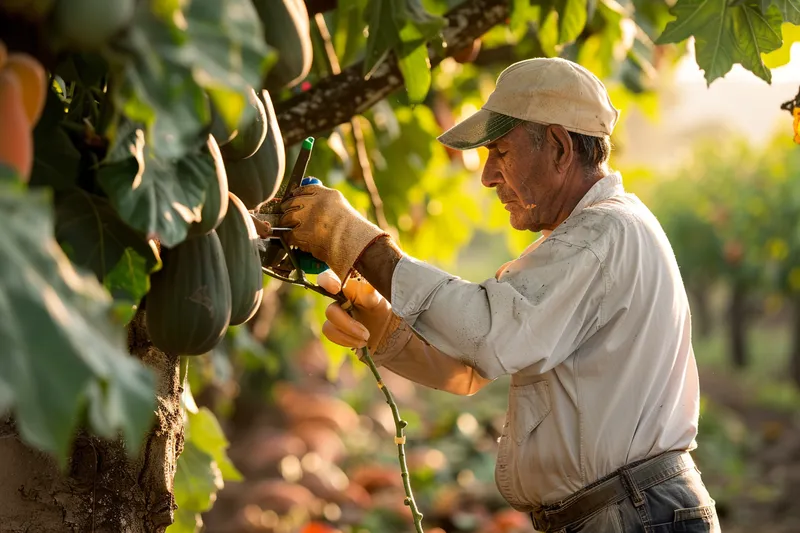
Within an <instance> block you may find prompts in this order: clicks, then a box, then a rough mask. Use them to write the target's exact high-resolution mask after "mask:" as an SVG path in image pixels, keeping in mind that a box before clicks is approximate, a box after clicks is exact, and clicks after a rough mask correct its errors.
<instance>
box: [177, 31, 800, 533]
mask: <svg viewBox="0 0 800 533" xmlns="http://www.w3.org/2000/svg"><path fill="white" fill-rule="evenodd" d="M509 33H510V30H509V29H508V28H507V27H499V28H495V29H493V30H492V31H491V32H490V33H488V34H487V35H486V36H484V38H483V39H482V46H483V50H482V51H481V53H480V54H479V55H478V58H477V59H476V60H475V61H473V62H471V63H459V62H458V61H456V60H454V59H452V58H450V59H447V60H445V61H444V62H443V63H442V64H441V65H440V66H439V67H438V68H437V69H435V70H433V82H432V90H431V92H430V94H429V95H428V98H427V100H426V102H425V105H418V106H415V107H412V106H409V105H407V104H406V103H405V102H404V99H403V97H402V96H396V97H395V96H392V97H389V98H388V99H386V100H384V101H382V102H381V103H380V104H378V105H377V106H375V108H374V109H373V110H371V111H370V112H369V113H367V114H366V115H365V116H364V117H362V118H360V119H359V124H360V127H361V129H362V131H363V135H364V140H365V145H366V147H367V150H368V155H369V158H370V161H371V172H372V174H373V175H374V176H373V177H374V182H375V185H376V187H377V190H378V191H379V194H380V200H381V203H382V205H378V206H377V207H376V205H375V204H374V202H372V201H371V199H374V198H373V197H372V196H371V195H370V193H369V190H368V189H367V188H366V187H365V185H364V180H363V176H360V175H359V173H360V172H361V171H362V170H361V169H360V168H359V165H358V164H357V162H356V154H355V152H354V149H353V148H352V147H351V146H348V144H347V143H346V142H344V141H343V139H347V138H349V133H350V132H349V130H348V128H349V126H348V125H344V126H342V127H340V128H337V130H336V131H334V132H333V133H332V134H331V135H330V136H329V137H327V138H326V139H325V140H324V142H323V141H321V140H320V141H318V144H317V145H316V146H317V147H316V148H315V152H314V156H313V159H312V163H311V168H310V170H309V174H310V175H316V176H317V177H319V178H321V179H322V180H324V181H325V182H326V184H329V185H332V186H334V187H337V188H339V189H340V190H342V191H344V192H345V194H346V195H347V196H348V198H350V199H351V200H352V202H353V204H354V205H356V206H357V207H358V208H359V209H361V210H363V211H364V212H365V213H369V214H371V215H373V216H374V215H376V214H377V212H378V211H381V215H380V216H383V217H385V219H386V220H387V222H388V224H389V225H391V226H392V227H394V228H396V233H397V236H398V238H399V240H400V242H401V244H402V247H403V249H404V250H405V251H406V252H408V253H410V254H412V255H414V256H416V257H418V258H420V259H423V260H425V261H429V262H431V263H433V264H435V265H437V266H439V267H441V268H444V269H446V270H448V271H449V272H452V273H453V274H456V275H458V276H460V277H462V278H465V279H468V280H470V281H474V282H480V281H483V280H484V279H487V278H490V277H493V276H494V273H495V271H496V269H497V268H498V267H499V266H500V265H502V264H503V263H504V262H506V261H509V260H511V259H513V258H514V257H516V256H517V255H518V254H519V253H520V252H521V251H522V250H523V249H524V248H525V247H526V246H527V245H528V244H530V243H531V242H532V241H533V240H534V239H535V238H536V237H537V235H535V234H532V233H529V232H528V233H524V232H517V231H514V230H512V229H511V228H510V227H509V226H508V220H507V213H506V212H505V211H504V210H503V209H502V206H501V205H500V204H499V202H497V200H496V198H495V196H494V194H493V193H492V192H491V191H487V190H484V189H482V187H481V185H480V182H479V177H480V171H481V168H482V164H483V158H484V157H485V151H483V150H478V151H468V152H464V153H454V152H449V151H447V150H446V149H445V148H443V147H442V146H441V145H439V144H438V143H437V142H436V141H435V137H436V136H437V135H438V134H439V133H441V132H442V131H443V130H444V129H446V128H447V127H449V126H451V125H452V124H453V123H454V122H455V121H458V120H460V119H462V118H464V117H466V116H469V115H470V114H471V113H473V112H474V111H476V110H477V109H478V108H479V107H480V105H481V104H482V102H483V101H484V100H485V98H486V97H487V96H488V94H489V93H490V92H491V90H492V89H493V87H494V81H495V79H496V77H497V75H498V74H499V72H500V70H502V68H504V67H505V66H506V65H507V64H510V63H511V62H513V60H514V59H515V58H514V57H511V56H509V57H508V61H507V62H506V63H505V64H504V63H503V62H502V61H497V60H496V59H495V60H493V61H491V62H487V63H486V64H483V63H481V61H480V59H481V57H484V56H483V55H482V54H484V53H489V52H491V51H493V50H494V51H495V52H496V51H497V50H502V47H503V45H504V44H505V43H507V42H508V41H509V40H510V39H511V37H509ZM518 50H519V49H518ZM796 52H797V50H795V57H793V58H792V61H790V62H789V63H788V64H787V65H784V66H782V67H779V68H776V69H774V70H773V82H772V84H771V85H768V84H766V83H764V82H763V81H762V80H760V79H758V78H756V77H755V76H753V75H752V73H749V72H746V71H744V70H743V69H740V68H739V67H738V65H737V66H735V67H734V70H733V71H731V72H730V73H729V74H728V75H727V76H726V77H725V78H724V79H719V80H716V81H715V82H714V83H713V84H712V85H711V86H710V87H709V86H708V85H707V84H706V82H705V80H704V78H703V73H702V72H701V71H700V70H699V69H698V67H697V63H696V61H695V58H694V56H693V49H692V46H691V43H690V44H689V47H688V50H687V55H686V56H684V57H683V58H679V59H676V60H674V62H673V63H671V64H670V65H667V66H663V67H660V68H659V72H658V75H657V76H654V77H652V78H651V79H649V80H648V82H647V86H646V87H642V86H640V87H638V88H637V87H633V88H632V87H631V84H630V83H625V80H624V76H623V79H622V80H621V79H620V76H619V73H618V72H617V73H615V74H614V75H613V76H612V75H610V73H607V74H608V75H607V76H604V78H603V79H604V80H605V81H606V82H607V84H608V87H609V90H610V91H611V94H612V99H613V101H614V103H615V105H616V106H617V107H618V108H620V109H621V110H622V114H621V121H620V124H619V126H618V127H617V130H616V132H615V134H614V136H613V142H614V147H615V148H614V152H613V157H612V166H613V168H615V169H617V170H619V171H621V172H622V175H623V180H624V184H625V186H626V188H627V190H628V191H630V192H633V193H635V194H637V195H639V196H640V197H641V198H642V199H643V200H644V201H645V202H646V203H647V205H649V206H650V208H651V209H652V210H653V211H654V212H655V213H656V214H657V216H658V218H659V220H660V221H661V223H662V224H663V226H664V228H665V229H666V231H667V233H668V235H669V237H670V239H671V242H672V245H673V247H674V250H675V254H676V256H677V258H678V261H679V263H680V266H681V270H682V275H683V277H684V280H685V283H686V288H687V291H688V293H689V297H690V299H691V306H692V312H693V320H694V322H693V328H694V330H693V335H694V337H693V339H694V349H695V354H696V356H697V360H698V363H699V366H700V377H701V387H702V389H701V391H702V412H701V419H700V435H699V439H698V442H699V449H698V450H697V451H696V452H695V457H696V460H697V461H698V463H699V466H700V469H701V470H702V472H703V477H704V480H705V482H706V484H707V486H708V488H709V490H710V492H711V494H712V496H713V497H714V498H715V499H716V502H717V509H718V512H719V515H720V519H721V522H722V526H723V530H724V531H726V532H730V533H738V532H742V533H743V532H746V531H747V532H749V531H770V532H789V531H799V530H800V504H798V503H797V500H796V499H795V498H794V496H793V495H794V494H796V492H795V491H798V490H800V417H798V412H800V411H798V406H799V405H800V146H798V145H796V144H794V143H793V142H792V127H791V126H792V117H791V115H790V114H789V113H787V112H786V111H783V110H781V109H780V104H781V103H782V102H785V101H787V100H791V99H792V98H794V96H795V94H796V93H797V91H798V85H800V68H798V67H800V59H798V57H797V53H796ZM498 53H499V52H498ZM522 53H524V51H523V52H522ZM584 59H585V60H586V61H584V64H586V65H587V66H588V67H590V68H592V69H593V70H594V71H595V72H596V73H598V75H601V76H602V75H603V73H604V71H603V66H602V65H593V64H592V63H591V58H588V57H585V58H584ZM289 160H293V157H292V156H291V155H290V157H289ZM328 303H329V302H328V301H326V300H324V299H323V298H321V297H319V296H318V295H315V294H312V293H308V292H305V291H304V290H303V289H300V288H297V287H291V286H288V285H284V284H282V283H280V282H277V281H274V280H270V281H269V282H268V283H267V285H266V294H265V296H264V303H263V305H262V306H261V309H260V310H259V312H258V315H257V316H256V317H255V318H254V319H253V320H251V321H250V322H249V323H248V324H246V325H245V326H242V327H238V328H232V329H231V330H230V331H229V334H228V336H227V338H226V340H225V342H224V343H223V344H222V345H220V346H219V347H218V349H216V350H214V352H213V354H212V355H211V356H210V357H207V358H197V359H196V360H197V364H193V365H191V367H190V373H189V379H190V382H191V388H192V390H193V392H194V399H195V401H196V402H197V404H198V405H200V406H201V407H206V408H208V409H210V410H211V411H213V412H214V413H215V414H216V415H217V417H218V418H219V419H220V423H221V424H222V426H223V429H224V432H225V434H226V437H227V439H228V440H229V441H230V443H231V444H230V448H229V455H230V457H231V459H232V462H233V464H234V465H235V466H236V468H237V469H238V470H239V471H240V472H241V473H242V477H243V479H242V480H241V481H237V482H228V483H226V484H225V488H224V489H223V490H221V491H220V492H219V493H218V494H217V499H216V502H215V504H214V506H213V508H212V509H211V510H210V511H209V512H206V513H205V514H204V515H203V519H204V522H205V527H206V531H208V532H209V533H211V532H213V533H227V532H231V533H232V532H245V531H247V532H249V531H252V532H257V531H258V532H273V531H274V532H285V533H289V532H295V531H302V532H303V533H322V532H333V531H352V532H361V531H363V532H381V533H383V532H385V533H391V532H406V531H411V530H412V529H413V527H412V525H411V515H410V512H409V510H408V508H407V507H405V506H404V505H403V498H404V495H403V488H402V485H401V478H400V475H399V468H398V465H397V451H396V447H395V446H394V444H393V440H392V436H393V433H394V426H393V423H392V418H391V413H390V411H389V408H388V406H387V405H386V403H385V402H384V399H383V395H382V394H381V392H380V391H379V390H378V389H377V388H376V386H375V381H374V379H373V377H372V376H371V374H370V373H369V371H368V369H367V368H366V367H365V366H364V365H362V364H361V363H359V362H358V361H357V360H356V359H355V358H354V356H353V354H352V353H351V352H348V351H347V350H344V349H342V348H340V347H338V346H335V345H333V344H331V343H329V342H327V341H326V340H325V339H324V338H321V335H320V326H321V323H322V322H323V321H324V309H325V307H326V306H327V305H328ZM383 376H384V379H385V381H386V383H387V384H388V386H389V387H390V389H391V390H392V392H393V393H394V395H395V398H396V400H397V403H398V405H399V407H400V411H401V415H402V416H403V417H404V418H405V419H406V420H408V422H409V425H408V428H407V435H408V444H407V450H408V461H409V468H410V471H411V475H412V485H413V488H414V491H415V496H416V500H417V503H418V504H419V506H420V507H421V509H422V511H423V513H424V515H425V519H424V522H423V523H424V525H425V528H426V531H428V532H430V533H442V532H448V533H451V532H453V533H455V532H484V533H522V532H532V531H533V529H532V527H531V526H530V524H529V521H528V519H527V517H526V516H525V515H523V514H520V513H517V512H514V511H513V510H511V509H510V508H509V507H508V505H507V504H506V503H505V502H504V501H503V500H502V498H501V497H500V496H499V494H498V492H497V489H496V488H495V485H494V478H493V470H494V462H495V453H496V446H497V444H496V440H497V438H498V436H499V433H500V430H501V427H502V424H503V419H504V416H505V409H506V394H507V387H508V380H507V379H499V380H497V382H496V383H493V384H491V385H490V386H488V387H486V388H485V389H484V390H482V391H481V392H480V393H478V394H477V395H475V396H473V397H470V398H463V397H457V396H452V395H449V394H447V393H443V392H437V391H431V390H427V389H425V388H423V387H418V386H415V385H413V384H411V383H409V382H407V381H405V380H403V379H401V378H398V377H397V376H394V375H392V374H391V373H390V372H388V371H386V370H384V371H383ZM173 527H177V526H173Z"/></svg>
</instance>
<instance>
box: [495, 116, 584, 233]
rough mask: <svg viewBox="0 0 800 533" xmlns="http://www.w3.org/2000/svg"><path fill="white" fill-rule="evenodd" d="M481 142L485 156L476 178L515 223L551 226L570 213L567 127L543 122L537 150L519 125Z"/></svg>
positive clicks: (529, 226)
mask: <svg viewBox="0 0 800 533" xmlns="http://www.w3.org/2000/svg"><path fill="white" fill-rule="evenodd" d="M551 130H552V131H551ZM565 143H566V144H567V145H568V146H563V145H564V144H565ZM486 148H488V150H489V157H488V159H487V161H486V166H485V167H484V168H483V175H482V176H481V183H483V185H484V186H485V187H494V188H496V189H497V197H498V198H499V199H500V201H501V202H503V204H504V205H505V208H506V210H508V212H509V213H510V214H511V226H512V227H513V228H514V229H517V230H530V231H541V230H543V229H554V228H555V227H556V226H558V224H560V223H561V222H562V221H563V220H564V219H565V218H566V217H567V216H568V215H569V213H570V212H571V211H572V207H574V204H573V205H572V206H569V205H568V204H569V203H570V202H571V201H572V197H573V196H574V194H572V190H571V189H573V188H574V187H571V185H572V183H571V182H574V181H575V179H574V178H575V176H574V172H569V167H570V164H569V163H570V162H571V160H572V155H573V154H572V143H571V141H570V140H569V134H568V133H567V132H566V130H564V129H563V128H548V132H547V133H546V134H545V141H544V143H543V146H542V147H541V149H539V150H536V149H534V146H533V142H532V140H531V136H530V134H529V133H528V131H526V130H525V128H524V126H523V125H520V126H517V127H516V128H514V129H513V130H511V131H510V132H509V133H507V134H506V135H504V136H503V137H501V138H500V139H498V140H497V141H495V142H493V143H491V144H489V145H487V146H486ZM565 152H569V153H568V154H566V153H565ZM565 156H566V157H565ZM565 210H567V211H566V213H565Z"/></svg>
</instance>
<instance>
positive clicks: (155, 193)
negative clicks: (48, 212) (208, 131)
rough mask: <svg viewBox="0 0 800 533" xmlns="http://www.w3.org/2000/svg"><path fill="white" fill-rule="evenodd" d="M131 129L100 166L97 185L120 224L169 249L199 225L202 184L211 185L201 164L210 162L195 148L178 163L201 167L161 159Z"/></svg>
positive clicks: (211, 176) (211, 172)
mask: <svg viewBox="0 0 800 533" xmlns="http://www.w3.org/2000/svg"><path fill="white" fill-rule="evenodd" d="M132 129H133V131H132V132H130V133H129V134H127V135H125V136H124V139H125V140H124V141H121V142H119V143H118V145H117V147H116V149H115V150H113V151H112V152H111V153H110V154H109V156H108V158H107V159H106V162H105V164H103V165H101V167H100V169H99V170H98V173H97V178H98V181H99V182H100V185H101V186H102V187H103V189H104V190H105V191H106V193H107V194H108V197H109V200H110V202H111V204H112V205H113V207H114V209H115V210H116V211H117V213H118V214H119V216H120V218H121V219H122V220H123V221H124V222H125V223H127V224H128V225H130V226H131V227H132V228H134V229H136V230H138V231H140V232H142V233H143V234H144V235H145V236H146V237H147V238H148V239H149V238H157V239H159V240H160V241H161V243H162V244H163V245H165V246H167V247H171V246H175V245H176V244H179V243H181V242H182V241H183V240H184V239H185V238H186V235H187V233H188V230H189V226H190V225H191V224H192V223H193V222H198V221H199V220H200V216H201V207H202V205H203V201H204V200H205V194H206V190H207V189H208V184H209V182H210V180H216V179H217V174H216V170H215V167H214V165H213V164H205V163H206V162H205V160H207V159H208V158H210V157H211V156H210V155H209V154H207V153H204V152H202V151H201V150H200V149H199V148H196V149H195V152H193V153H191V154H188V155H186V156H185V157H184V159H187V158H200V159H203V160H204V161H203V164H201V165H192V166H190V165H184V164H181V162H180V161H178V162H173V161H171V160H167V159H164V158H161V157H159V156H158V154H156V153H155V149H154V148H153V147H152V146H151V145H150V144H147V143H146V142H145V135H144V132H143V131H142V130H141V129H138V128H135V127H133V128H132ZM194 144H195V145H196V144H197V143H196V142H195V143H194ZM193 169H194V170H193ZM199 169H205V170H206V171H207V172H199Z"/></svg>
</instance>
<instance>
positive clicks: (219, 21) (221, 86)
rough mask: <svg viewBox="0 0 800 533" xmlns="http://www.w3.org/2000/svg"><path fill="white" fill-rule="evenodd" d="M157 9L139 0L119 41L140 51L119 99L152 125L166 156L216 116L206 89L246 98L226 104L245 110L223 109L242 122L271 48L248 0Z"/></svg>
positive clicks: (178, 151) (198, 1)
mask: <svg viewBox="0 0 800 533" xmlns="http://www.w3.org/2000/svg"><path fill="white" fill-rule="evenodd" d="M156 7H157V6H156ZM156 7H153V5H152V4H151V3H150V2H139V3H138V8H137V11H136V16H135V19H134V23H133V25H132V27H131V30H130V31H129V32H128V33H127V34H126V39H125V41H124V42H123V43H122V44H121V45H120V46H121V47H124V49H126V50H133V55H132V57H131V58H130V59H131V60H130V61H129V62H128V64H127V65H126V68H125V71H124V79H123V82H122V89H121V90H120V91H119V93H117V100H118V103H119V106H120V107H121V108H122V110H123V112H124V113H125V115H126V116H127V117H128V118H129V119H130V120H132V121H135V122H141V123H143V124H145V125H147V133H148V136H149V137H150V139H148V140H152V142H153V145H154V151H155V152H156V153H157V154H158V155H159V156H160V157H162V158H167V159H169V158H179V157H181V156H182V155H183V154H184V153H186V152H187V151H188V150H189V149H190V148H191V147H192V145H193V143H194V141H195V139H196V138H197V137H198V135H199V134H200V132H201V130H202V129H203V127H204V126H205V125H206V124H208V123H209V121H210V118H211V116H210V109H209V106H208V101H207V100H206V98H205V95H204V89H207V90H211V91H215V100H216V99H217V98H219V94H222V93H223V92H224V90H225V89H227V90H229V91H233V92H236V93H239V94H241V95H242V98H241V99H240V100H239V102H238V103H236V100H235V99H234V100H231V99H230V98H229V99H228V100H227V101H226V103H227V104H228V105H231V103H233V105H234V106H238V113H237V112H236V107H234V108H233V109H229V108H228V107H227V106H225V107H224V110H225V113H224V118H225V120H226V121H229V123H230V124H231V125H235V124H236V123H238V118H239V116H240V115H241V112H242V111H243V110H244V109H246V100H245V98H244V95H245V94H246V92H247V90H248V89H249V87H258V86H260V80H261V75H262V73H263V71H264V68H265V66H266V64H267V62H268V59H267V56H269V55H270V52H269V49H268V48H267V46H266V44H265V42H264V38H263V32H262V28H261V25H260V23H259V22H258V21H259V19H258V16H257V14H256V11H255V7H254V6H253V5H252V2H250V1H249V0H194V1H192V2H189V3H188V5H184V6H183V11H182V12H175V11H173V10H169V9H160V10H157V11H154V9H156Z"/></svg>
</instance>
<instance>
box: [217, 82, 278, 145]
mask: <svg viewBox="0 0 800 533" xmlns="http://www.w3.org/2000/svg"><path fill="white" fill-rule="evenodd" d="M247 99H248V103H249V104H250V106H251V107H253V108H254V109H255V113H250V114H252V115H254V116H253V117H252V118H251V119H250V120H249V121H248V123H247V124H244V125H242V126H241V127H239V128H238V129H237V131H236V132H235V133H234V134H233V137H232V138H231V139H230V141H229V142H227V143H225V145H224V146H222V147H221V148H220V150H221V152H222V158H223V159H225V160H232V159H247V158H248V157H250V156H252V155H253V154H255V153H256V151H257V150H258V149H259V148H261V143H263V142H264V138H265V137H266V136H267V113H266V112H265V110H264V104H262V103H261V100H260V99H259V97H258V95H257V94H256V92H255V91H254V90H253V89H250V92H249V93H248V94H247Z"/></svg>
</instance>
